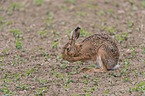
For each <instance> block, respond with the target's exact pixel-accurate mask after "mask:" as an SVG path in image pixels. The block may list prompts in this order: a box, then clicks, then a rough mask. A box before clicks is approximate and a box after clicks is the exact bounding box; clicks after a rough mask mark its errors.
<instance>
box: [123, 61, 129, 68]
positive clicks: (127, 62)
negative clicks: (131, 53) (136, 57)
mask: <svg viewBox="0 0 145 96" xmlns="http://www.w3.org/2000/svg"><path fill="white" fill-rule="evenodd" d="M123 65H124V67H125V68H128V66H129V65H130V62H129V61H128V60H127V59H126V60H124V63H123Z"/></svg>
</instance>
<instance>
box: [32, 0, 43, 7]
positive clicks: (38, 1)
mask: <svg viewBox="0 0 145 96" xmlns="http://www.w3.org/2000/svg"><path fill="white" fill-rule="evenodd" d="M34 4H35V5H37V6H41V5H42V4H44V1H43V0H35V2H34Z"/></svg>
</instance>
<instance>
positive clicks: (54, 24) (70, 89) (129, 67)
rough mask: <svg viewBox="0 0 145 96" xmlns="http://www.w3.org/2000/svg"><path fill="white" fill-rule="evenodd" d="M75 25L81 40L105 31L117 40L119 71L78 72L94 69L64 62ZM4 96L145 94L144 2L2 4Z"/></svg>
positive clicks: (20, 0) (7, 0) (32, 0)
mask: <svg viewBox="0 0 145 96" xmlns="http://www.w3.org/2000/svg"><path fill="white" fill-rule="evenodd" d="M143 4H144V5H143ZM77 25H80V26H82V28H83V30H84V31H83V32H84V33H81V37H80V38H79V40H78V41H77V42H80V41H81V40H83V39H84V38H86V37H87V36H88V35H90V34H95V33H97V34H98V33H102V32H103V33H107V34H110V35H111V36H112V38H113V39H116V41H117V42H118V43H117V45H118V48H119V51H120V59H119V62H118V63H119V64H120V68H119V69H116V70H110V71H108V72H106V73H99V72H98V73H89V74H86V73H78V71H79V70H80V69H81V68H83V67H87V66H89V67H94V65H93V64H84V63H82V62H74V63H70V62H67V61H65V60H63V59H62V58H61V52H62V47H63V45H65V43H67V41H68V35H69V32H70V31H71V30H73V29H74V28H75V27H76V26H77ZM0 95H1V96H5V95H8V96H10V95H12V96H15V95H17V96H29V95H30V96H34V95H36V96H37V95H42V96H91V95H92V96H143V95H145V1H144V0H0Z"/></svg>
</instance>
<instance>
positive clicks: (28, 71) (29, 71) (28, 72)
mask: <svg viewBox="0 0 145 96" xmlns="http://www.w3.org/2000/svg"><path fill="white" fill-rule="evenodd" d="M25 71H26V73H25V74H24V75H25V76H30V75H31V74H32V73H33V72H34V71H33V70H31V69H26V70H25Z"/></svg>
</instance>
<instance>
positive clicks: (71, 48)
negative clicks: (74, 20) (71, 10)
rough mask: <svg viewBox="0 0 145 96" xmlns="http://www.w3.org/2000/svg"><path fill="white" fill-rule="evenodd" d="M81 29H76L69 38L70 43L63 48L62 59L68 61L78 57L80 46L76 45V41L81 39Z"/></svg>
mask: <svg viewBox="0 0 145 96" xmlns="http://www.w3.org/2000/svg"><path fill="white" fill-rule="evenodd" d="M80 29H81V28H80V27H77V28H75V29H74V30H73V31H72V32H71V34H70V37H69V42H68V43H67V44H66V45H65V46H64V47H63V52H62V58H63V59H66V60H67V59H68V58H70V57H74V56H77V54H78V52H79V49H80V48H79V44H75V41H76V40H77V39H78V38H79V35H80Z"/></svg>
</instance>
